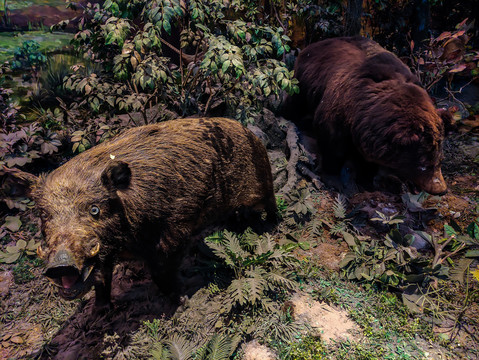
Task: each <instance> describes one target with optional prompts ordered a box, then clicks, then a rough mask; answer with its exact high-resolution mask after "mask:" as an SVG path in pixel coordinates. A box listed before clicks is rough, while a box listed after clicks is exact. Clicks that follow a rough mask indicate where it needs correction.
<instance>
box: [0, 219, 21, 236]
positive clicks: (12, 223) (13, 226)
mask: <svg viewBox="0 0 479 360" xmlns="http://www.w3.org/2000/svg"><path fill="white" fill-rule="evenodd" d="M3 226H5V227H6V228H7V229H8V230H10V231H12V232H17V231H18V230H19V229H20V227H21V226H22V221H21V220H20V217H19V216H7V217H6V218H5V223H4V224H3Z"/></svg>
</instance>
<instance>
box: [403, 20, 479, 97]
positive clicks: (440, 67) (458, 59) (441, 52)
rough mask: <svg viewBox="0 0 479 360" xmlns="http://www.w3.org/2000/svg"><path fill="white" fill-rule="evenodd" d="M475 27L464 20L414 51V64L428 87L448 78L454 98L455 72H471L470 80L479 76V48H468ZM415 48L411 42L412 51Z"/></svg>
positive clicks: (450, 91) (412, 57)
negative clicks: (452, 86) (453, 81)
mask: <svg viewBox="0 0 479 360" xmlns="http://www.w3.org/2000/svg"><path fill="white" fill-rule="evenodd" d="M472 28H473V26H472V25H471V24H467V19H465V20H464V21H462V22H461V23H459V24H457V25H456V27H455V29H454V30H453V31H445V32H443V33H441V34H440V35H439V36H437V37H435V38H431V39H430V41H429V43H428V44H427V45H426V46H425V48H420V49H419V50H418V51H416V52H415V53H412V55H411V61H412V65H413V66H412V67H413V68H414V69H415V72H416V74H417V75H418V77H419V79H420V81H421V82H422V84H423V86H424V87H425V88H426V89H428V90H430V89H432V87H433V86H434V85H436V84H437V83H438V82H439V81H440V80H441V79H443V78H446V77H448V82H447V90H448V91H449V94H450V95H451V96H452V97H454V92H453V91H452V89H451V82H452V79H453V76H454V75H455V74H462V75H469V76H471V81H472V80H473V79H476V78H477V77H478V76H479V68H478V66H477V60H478V59H479V50H474V49H471V48H468V45H467V42H468V40H469V36H468V32H471V30H472ZM414 50H416V49H415V44H414V43H413V42H412V43H411V52H413V51H414ZM461 91H462V89H461Z"/></svg>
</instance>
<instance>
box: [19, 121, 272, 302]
mask: <svg viewBox="0 0 479 360" xmlns="http://www.w3.org/2000/svg"><path fill="white" fill-rule="evenodd" d="M26 178H28V180H29V182H30V183H31V196H32V197H33V199H35V201H36V203H37V206H38V207H39V209H40V214H41V220H42V231H43V234H44V238H45V244H46V247H45V248H39V251H38V252H39V255H40V256H41V257H42V258H43V259H45V261H46V264H47V265H46V271H45V275H46V276H47V277H48V278H49V279H51V280H52V282H53V283H54V284H55V285H57V286H58V290H59V294H60V295H61V296H62V297H64V298H65V299H74V298H77V297H79V296H82V295H83V294H85V293H86V292H88V291H89V290H90V289H91V287H92V285H94V286H95V291H96V304H97V305H98V306H103V305H105V304H109V303H110V290H111V281H112V271H113V266H114V264H115V263H116V262H117V261H118V260H119V258H120V254H121V253H124V252H126V253H130V254H135V255H136V256H139V257H140V258H142V259H144V260H145V262H146V263H147V264H148V265H149V268H150V269H151V273H152V277H153V280H154V281H155V282H156V283H157V284H158V285H159V286H160V288H162V289H164V290H165V291H171V290H172V289H174V288H175V282H176V276H175V274H176V270H177V267H178V262H179V260H180V258H181V256H182V254H183V250H184V249H185V248H186V247H187V245H188V243H189V242H190V240H191V236H192V234H194V233H196V232H198V231H200V230H202V229H203V228H205V227H206V226H207V225H209V224H215V223H218V222H221V221H222V220H224V219H225V218H227V217H228V216H230V215H232V216H235V214H236V213H238V212H239V211H242V210H248V211H250V210H251V211H252V213H254V212H261V211H263V210H264V211H265V212H266V214H267V216H266V221H270V222H274V221H275V218H276V201H275V196H274V192H273V180H272V175H271V167H270V164H269V160H268V156H267V152H266V149H265V148H264V146H263V145H262V144H261V142H260V141H259V140H258V139H257V138H256V137H255V136H254V135H253V133H251V132H250V131H249V130H248V129H246V128H245V127H243V126H242V125H241V124H239V123H238V122H236V121H233V120H229V119H225V118H194V119H193V118H188V119H177V120H171V121H167V122H163V123H158V124H153V125H147V126H141V127H137V128H133V129H130V130H127V131H125V132H123V133H122V134H120V135H119V136H117V137H116V138H114V139H113V140H111V141H108V142H105V143H102V144H100V145H98V146H95V147H93V148H92V149H89V150H87V151H85V152H83V153H81V154H79V155H77V156H76V157H74V158H72V159H71V160H69V161H68V162H66V163H65V164H63V165H62V166H60V167H59V168H57V169H56V170H54V171H52V172H51V173H50V174H48V175H46V176H40V177H34V176H27V177H26Z"/></svg>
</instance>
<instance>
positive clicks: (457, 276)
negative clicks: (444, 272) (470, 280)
mask: <svg viewBox="0 0 479 360" xmlns="http://www.w3.org/2000/svg"><path fill="white" fill-rule="evenodd" d="M473 261H474V259H468V258H462V259H460V260H459V261H458V264H457V265H456V266H455V267H454V268H452V269H449V278H450V279H451V280H454V281H458V282H459V283H461V284H463V283H464V278H465V275H466V271H467V270H468V269H469V267H470V266H471V264H472V263H473Z"/></svg>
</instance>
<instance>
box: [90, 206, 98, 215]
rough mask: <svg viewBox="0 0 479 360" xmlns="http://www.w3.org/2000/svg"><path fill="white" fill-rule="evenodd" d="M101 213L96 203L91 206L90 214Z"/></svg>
mask: <svg viewBox="0 0 479 360" xmlns="http://www.w3.org/2000/svg"><path fill="white" fill-rule="evenodd" d="M99 213H100V208H99V207H98V206H96V205H92V207H91V208H90V215H92V216H98V214H99Z"/></svg>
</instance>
